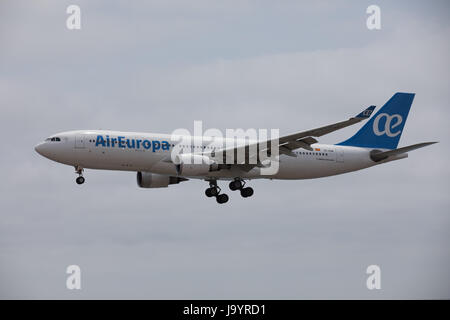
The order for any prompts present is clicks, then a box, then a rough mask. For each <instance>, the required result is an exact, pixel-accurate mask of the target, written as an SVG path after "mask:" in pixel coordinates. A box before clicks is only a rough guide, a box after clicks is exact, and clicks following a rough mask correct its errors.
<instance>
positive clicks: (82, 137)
mask: <svg viewBox="0 0 450 320" xmlns="http://www.w3.org/2000/svg"><path fill="white" fill-rule="evenodd" d="M99 136H101V137H102V139H99ZM52 137H53V139H52V138H48V139H46V140H45V141H44V142H42V143H40V144H38V145H37V146H36V151H37V152H38V153H40V154H41V155H43V156H45V157H47V158H49V159H51V160H54V161H57V162H60V163H63V164H67V165H71V166H75V167H82V168H88V169H104V170H123V171H142V172H151V173H157V174H163V175H170V176H177V175H178V174H177V170H176V167H175V165H174V163H173V162H171V161H167V159H170V157H171V152H172V150H173V148H174V147H175V146H176V145H177V143H183V142H178V141H174V140H172V136H171V135H166V134H153V133H138V132H119V131H105V130H83V131H69V132H63V133H60V134H56V135H54V136H52ZM107 139H108V140H107ZM52 140H53V141H52ZM189 141H190V142H189V143H184V152H186V150H187V151H188V152H191V153H204V154H208V153H211V152H212V151H213V150H218V149H220V148H223V147H224V139H221V138H203V139H200V138H194V139H192V140H189ZM247 142H248V141H247ZM243 143H245V140H236V144H237V145H242V144H243ZM311 147H312V148H313V150H314V151H308V150H305V149H297V150H294V151H293V152H294V154H295V157H294V156H287V155H280V156H279V169H278V172H277V173H275V174H270V175H266V174H264V173H261V168H259V167H254V168H253V169H251V170H249V171H245V170H241V169H239V168H237V167H231V168H230V169H222V170H219V171H213V172H209V173H208V174H206V175H201V176H186V178H198V179H210V178H215V179H233V178H235V177H241V178H243V179H256V178H268V179H312V178H319V177H326V176H332V175H337V174H342V173H346V172H351V171H355V170H360V169H364V168H368V167H371V166H373V165H376V164H379V163H383V162H386V161H381V162H374V161H372V160H371V159H370V155H369V154H370V151H371V149H368V148H358V147H347V146H336V145H326V144H318V143H317V144H313V145H312V146H311ZM399 158H400V157H395V158H393V159H389V161H391V160H397V159H399Z"/></svg>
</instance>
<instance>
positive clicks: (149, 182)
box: [136, 171, 187, 188]
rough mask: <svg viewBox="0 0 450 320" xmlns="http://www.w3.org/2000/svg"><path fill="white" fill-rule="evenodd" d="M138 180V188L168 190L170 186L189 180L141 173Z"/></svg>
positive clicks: (138, 174)
mask: <svg viewBox="0 0 450 320" xmlns="http://www.w3.org/2000/svg"><path fill="white" fill-rule="evenodd" d="M136 180H137V184H138V186H139V187H141V188H167V187H168V186H169V184H177V183H180V182H181V181H186V180H187V179H185V178H179V177H170V176H165V175H162V174H157V173H151V172H140V171H139V172H138V173H137V176H136Z"/></svg>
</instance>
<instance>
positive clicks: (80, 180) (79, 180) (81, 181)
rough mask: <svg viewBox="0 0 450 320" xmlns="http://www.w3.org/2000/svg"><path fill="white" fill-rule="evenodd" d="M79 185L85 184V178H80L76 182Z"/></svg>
mask: <svg viewBox="0 0 450 320" xmlns="http://www.w3.org/2000/svg"><path fill="white" fill-rule="evenodd" d="M75 181H76V182H77V184H83V183H84V177H78V178H77V179H76V180H75Z"/></svg>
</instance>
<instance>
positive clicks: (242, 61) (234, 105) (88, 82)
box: [0, 0, 450, 299]
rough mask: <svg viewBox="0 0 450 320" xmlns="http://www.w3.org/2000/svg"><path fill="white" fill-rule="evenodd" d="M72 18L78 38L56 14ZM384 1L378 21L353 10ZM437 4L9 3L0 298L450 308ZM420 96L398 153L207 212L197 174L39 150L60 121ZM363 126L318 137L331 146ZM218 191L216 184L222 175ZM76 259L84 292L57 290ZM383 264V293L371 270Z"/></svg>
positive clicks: (117, 125) (181, 119)
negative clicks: (168, 179)
mask: <svg viewBox="0 0 450 320" xmlns="http://www.w3.org/2000/svg"><path fill="white" fill-rule="evenodd" d="M70 4H77V5H79V6H80V8H81V30H72V31H70V30H68V29H67V28H66V19H67V17H68V15H67V14H66V8H67V6H68V5H70ZM371 4H377V5H379V6H380V8H381V30H377V31H370V30H368V29H367V27H366V19H367V17H368V15H367V14H366V8H367V7H368V6H369V5H371ZM449 13H450V11H449V4H448V2H447V1H432V2H428V1H389V2H388V1H310V2H303V1H282V2H274V1H209V0H208V1H207V0H203V1H197V0H193V1H181V0H180V1H146V2H143V1H142V2H132V3H131V2H129V1H95V2H93V1H76V0H74V1H33V2H31V1H16V0H14V1H12V0H7V1H2V2H1V3H0V44H1V50H0V107H1V113H2V115H1V118H0V130H1V134H2V137H3V139H2V156H1V157H0V164H1V167H2V168H3V173H2V179H1V184H0V186H1V189H0V194H1V220H0V297H1V298H63V299H78V298H150V299H165V298H168V299H170V298H176V299H180V298H183V299H189V298H195V299H198V298H202V299H207V298H209V299H216V298H239V299H240V298H246V299H249V298H263V299H280V298H286V299H300V298H302V299H303V298H332V299H335V298H363V299H366V298H368V299H379V298H450V250H449V248H448V244H449V241H450V217H449V214H450V210H449V208H450V200H449V187H450V183H449V181H450V169H449V166H448V158H449V156H450V146H449V142H448V137H449V125H448V119H449V116H450V112H449V101H450V92H449V88H450V86H449V85H450V81H449V80H450V76H449V71H450V68H449V67H450V64H449V57H450V46H449V40H448V39H449V34H450V23H449V21H450V14H449ZM397 91H404V92H415V93H416V98H415V100H414V104H413V106H412V109H411V113H410V115H409V117H408V122H407V124H406V126H405V129H404V132H403V136H402V138H401V140H400V146H406V145H409V144H414V143H418V142H424V141H440V143H439V144H437V145H433V146H431V147H427V148H425V149H420V150H417V151H413V152H411V153H410V155H409V158H408V159H404V160H401V161H396V162H391V163H388V164H385V165H382V166H377V167H373V168H370V169H367V170H364V171H360V172H355V173H350V174H346V175H342V176H336V177H329V178H322V179H316V180H303V181H275V180H274V181H251V182H250V183H249V185H251V186H252V187H253V188H254V190H255V194H254V196H253V197H251V198H247V199H243V198H241V197H240V196H239V195H238V194H237V193H233V192H227V193H228V194H229V195H230V201H229V202H228V203H227V204H226V205H218V204H217V203H216V202H215V201H214V200H213V199H208V198H206V197H205V195H204V189H205V188H206V187H207V184H206V183H205V182H204V181H189V182H185V183H182V184H180V185H175V186H170V187H169V188H167V189H147V190H146V189H140V188H138V186H137V185H136V179H135V174H133V173H129V172H111V171H93V170H86V172H85V177H86V183H85V184H84V185H83V186H78V185H76V184H75V178H76V175H75V173H74V172H73V171H74V170H73V168H72V167H69V166H64V165H61V164H57V163H54V162H51V161H49V160H47V159H45V158H43V157H41V156H39V155H38V154H37V153H36V152H35V151H34V146H35V145H36V144H37V143H38V142H40V141H42V140H43V139H44V138H46V137H47V136H50V135H51V134H54V133H56V132H61V131H67V130H72V129H113V130H124V131H126V130H130V131H131V130H132V131H143V132H163V133H171V132H172V131H173V130H174V129H178V128H186V129H189V130H193V121H194V120H202V121H203V125H204V128H205V129H206V128H219V129H223V130H224V129H226V128H279V129H280V133H281V134H287V133H291V132H295V131H300V130H305V129H310V128H314V127H317V126H321V125H324V124H329V123H333V122H336V121H340V120H345V119H347V118H348V117H349V116H353V115H355V114H356V113H358V112H360V111H361V110H362V109H363V108H365V107H366V106H368V105H371V104H375V105H377V106H378V107H381V106H382V105H383V103H384V102H386V101H387V100H388V99H389V98H390V97H391V96H392V95H393V94H394V93H395V92H397ZM358 128H359V125H356V126H353V127H350V128H346V129H344V130H342V131H339V132H337V133H334V134H330V135H327V136H324V137H322V138H320V142H323V143H337V142H340V141H342V140H344V139H345V138H347V137H349V136H350V135H352V134H353V133H354V132H356V130H357V129H358ZM222 184H223V186H224V187H226V185H225V183H222ZM71 264H77V265H79V266H80V267H81V271H82V289H81V290H80V291H76V290H75V291H70V290H68V289H66V277H67V275H66V273H65V271H66V267H67V266H68V265H71ZM371 264H376V265H379V266H380V267H381V274H382V277H381V279H382V280H381V285H382V289H381V290H371V291H370V290H368V289H367V288H366V278H367V275H366V273H365V272H366V268H367V266H369V265H371Z"/></svg>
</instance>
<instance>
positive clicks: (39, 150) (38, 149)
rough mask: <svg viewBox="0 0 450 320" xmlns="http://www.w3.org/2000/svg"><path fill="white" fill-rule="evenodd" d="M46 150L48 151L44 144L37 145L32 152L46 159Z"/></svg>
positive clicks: (47, 154)
mask: <svg viewBox="0 0 450 320" xmlns="http://www.w3.org/2000/svg"><path fill="white" fill-rule="evenodd" d="M47 149H48V147H46V145H45V143H44V142H41V143H38V144H37V145H36V146H35V147H34V150H36V152H37V153H39V154H40V155H41V156H43V157H48V156H49V150H47Z"/></svg>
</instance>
